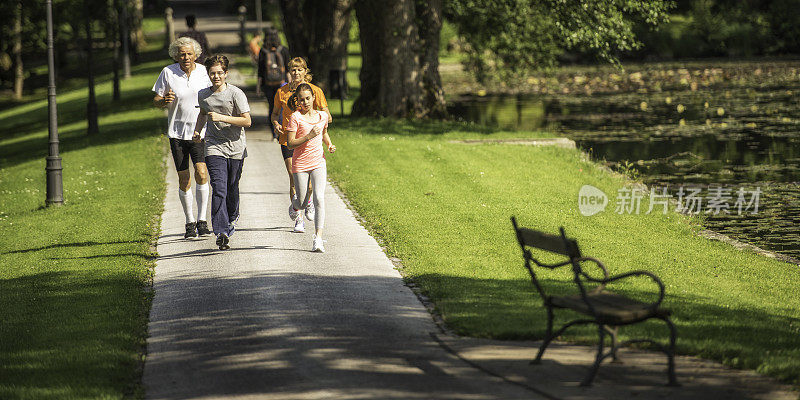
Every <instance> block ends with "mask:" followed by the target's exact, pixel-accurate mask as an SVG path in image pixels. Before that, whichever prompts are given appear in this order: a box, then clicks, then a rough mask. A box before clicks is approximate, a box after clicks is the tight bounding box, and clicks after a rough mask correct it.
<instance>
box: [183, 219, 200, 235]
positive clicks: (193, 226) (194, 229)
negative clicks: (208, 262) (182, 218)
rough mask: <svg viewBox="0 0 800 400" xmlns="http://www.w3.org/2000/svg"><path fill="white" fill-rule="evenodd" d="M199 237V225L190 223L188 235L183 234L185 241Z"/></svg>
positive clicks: (187, 226) (187, 230)
mask: <svg viewBox="0 0 800 400" xmlns="http://www.w3.org/2000/svg"><path fill="white" fill-rule="evenodd" d="M193 237H197V224H196V223H194V222H189V223H188V224H186V233H184V234H183V238H184V239H189V238H193Z"/></svg>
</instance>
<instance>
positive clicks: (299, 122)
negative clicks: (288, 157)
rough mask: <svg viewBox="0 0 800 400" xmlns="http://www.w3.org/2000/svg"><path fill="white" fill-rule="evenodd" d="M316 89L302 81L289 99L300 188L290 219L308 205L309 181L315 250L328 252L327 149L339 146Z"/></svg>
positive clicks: (289, 133) (289, 137)
mask: <svg viewBox="0 0 800 400" xmlns="http://www.w3.org/2000/svg"><path fill="white" fill-rule="evenodd" d="M314 97H315V94H314V90H313V89H312V88H311V85H309V84H307V83H301V84H300V85H298V86H297V89H296V90H295V92H294V94H293V95H292V97H290V98H289V101H288V102H287V103H288V105H289V107H291V108H292V109H293V110H296V111H295V112H294V113H292V115H291V116H290V117H289V121H288V123H287V124H286V145H287V147H289V148H290V149H293V150H294V151H293V153H292V179H294V187H295V190H296V191H297V197H295V198H293V199H292V204H291V205H290V206H289V218H292V219H294V220H296V219H297V218H298V217H299V218H302V216H300V215H299V211H300V210H301V209H304V208H306V207H307V206H308V203H309V201H308V200H309V197H311V196H312V194H311V193H309V190H308V183H309V180H310V181H311V186H313V187H314V190H313V200H314V208H316V212H315V213H314V228H315V234H314V240H313V242H312V245H311V251H315V252H320V253H324V252H325V247H324V246H323V242H322V227H323V225H324V223H325V185H326V183H327V182H326V179H327V175H328V169H327V167H326V165H325V150H324V149H323V147H322V146H323V144H324V145H325V146H326V147H327V148H328V151H329V152H331V153H333V152H334V151H336V146H334V145H333V143H331V138H330V136H328V121H329V120H330V118H329V117H328V113H326V112H324V111H317V110H315V109H314V107H313V104H314V100H315V99H314Z"/></svg>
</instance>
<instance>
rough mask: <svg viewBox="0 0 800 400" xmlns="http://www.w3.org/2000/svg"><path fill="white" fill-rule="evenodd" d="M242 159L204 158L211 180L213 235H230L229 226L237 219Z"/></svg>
mask: <svg viewBox="0 0 800 400" xmlns="http://www.w3.org/2000/svg"><path fill="white" fill-rule="evenodd" d="M243 165H244V159H241V160H235V159H232V158H226V157H222V156H206V167H208V175H209V177H210V178H211V190H212V191H213V194H212V195H211V226H212V227H213V229H214V235H219V234H220V233H225V234H230V225H231V223H232V222H234V221H236V219H237V218H239V179H240V178H241V177H242V166H243Z"/></svg>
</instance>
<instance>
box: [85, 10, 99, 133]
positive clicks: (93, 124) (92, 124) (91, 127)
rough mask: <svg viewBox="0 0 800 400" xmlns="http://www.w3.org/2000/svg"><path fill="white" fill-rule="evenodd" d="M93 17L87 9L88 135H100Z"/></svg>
mask: <svg viewBox="0 0 800 400" xmlns="http://www.w3.org/2000/svg"><path fill="white" fill-rule="evenodd" d="M92 47H93V43H92V17H91V14H89V8H88V5H87V9H86V77H87V80H88V84H87V86H88V87H89V99H88V101H87V102H86V124H87V128H86V133H87V134H88V135H96V134H97V133H99V129H98V126H97V100H96V99H95V93H94V57H93V53H94V50H93V49H92Z"/></svg>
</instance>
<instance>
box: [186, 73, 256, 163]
mask: <svg viewBox="0 0 800 400" xmlns="http://www.w3.org/2000/svg"><path fill="white" fill-rule="evenodd" d="M197 102H198V104H200V110H201V112H203V113H207V112H209V111H213V112H215V113H219V114H224V115H232V116H234V117H238V116H240V115H241V114H243V113H248V112H250V104H249V103H247V96H245V94H244V92H243V91H242V89H239V88H238V87H236V86H233V85H230V84H225V89H223V90H222V91H221V92H215V91H214V89H213V87H209V88H205V89H202V90H200V91H199V92H197ZM205 139H206V155H209V156H222V157H226V158H233V159H237V160H241V159H243V158H245V157H247V140H246V138H245V135H244V128H242V127H239V126H235V125H231V124H229V123H227V122H222V121H218V122H214V121H212V120H211V117H209V118H208V120H207V121H206V137H205Z"/></svg>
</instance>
